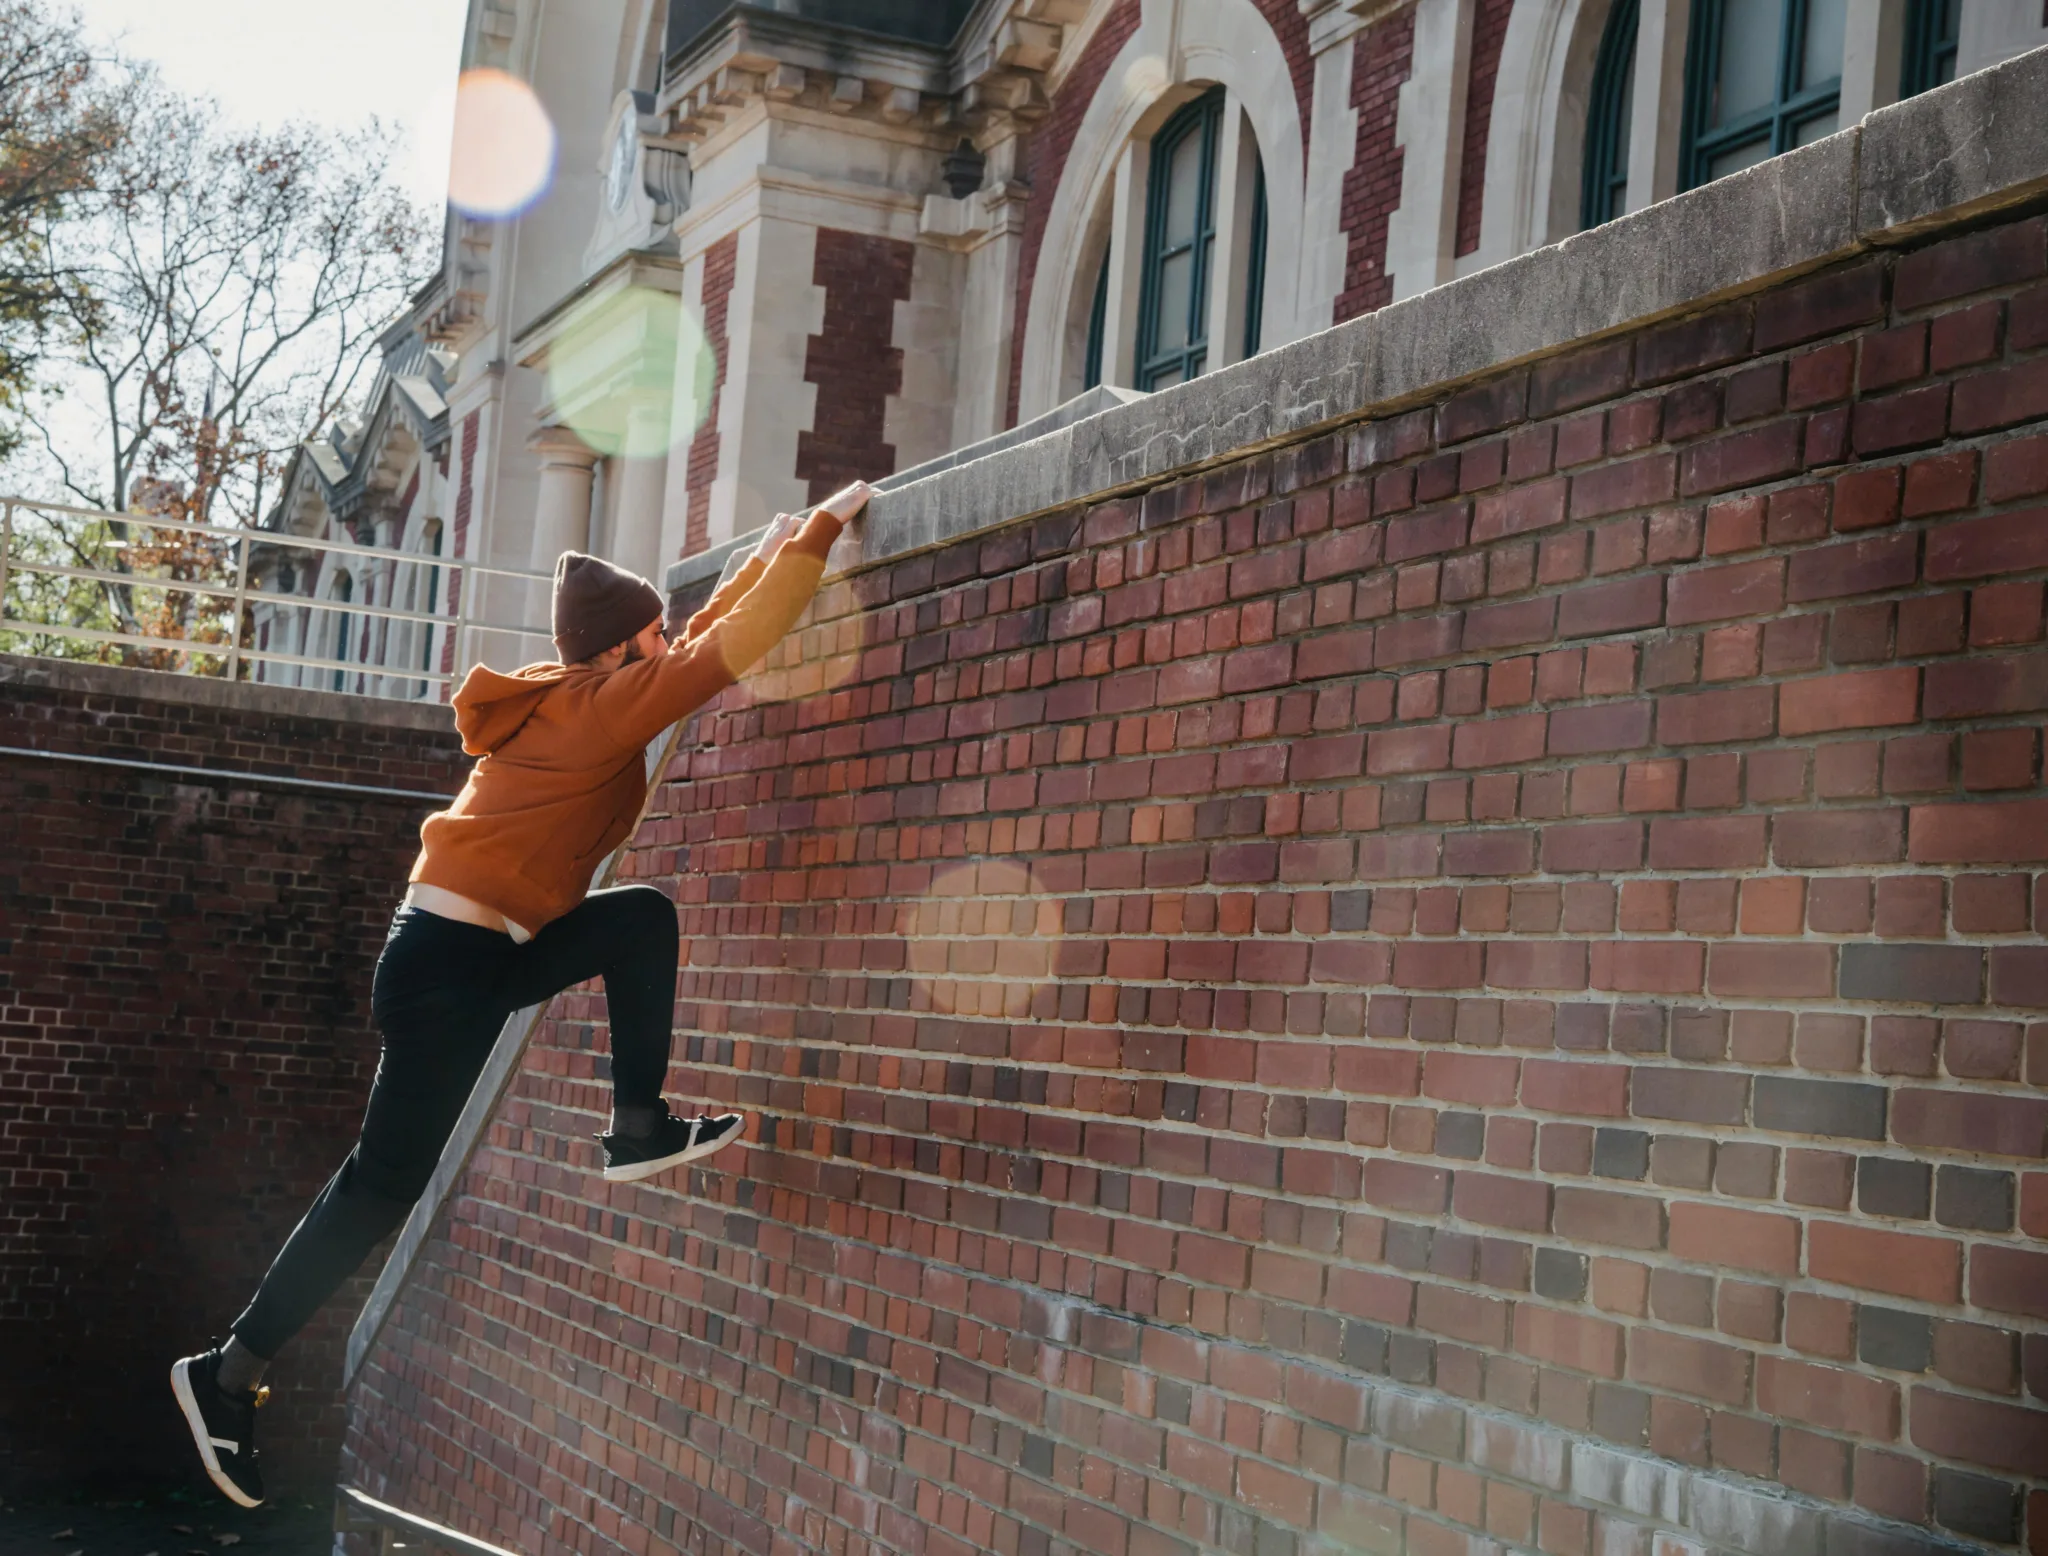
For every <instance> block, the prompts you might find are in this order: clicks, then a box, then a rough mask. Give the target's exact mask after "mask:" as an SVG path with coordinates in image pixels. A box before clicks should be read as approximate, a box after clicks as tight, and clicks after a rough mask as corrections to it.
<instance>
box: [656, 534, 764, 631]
mask: <svg viewBox="0 0 2048 1556" xmlns="http://www.w3.org/2000/svg"><path fill="white" fill-rule="evenodd" d="M766 571H768V569H767V567H766V566H765V565H764V564H763V563H762V561H761V559H760V558H759V557H758V556H750V557H748V558H747V560H746V561H745V562H744V563H742V564H741V566H740V570H739V571H738V572H737V573H734V574H733V575H732V577H730V578H728V579H726V581H725V582H724V583H722V584H720V585H719V586H718V587H717V589H715V590H714V591H713V592H712V595H711V598H710V599H708V600H706V601H705V602H704V603H703V604H702V605H700V606H698V607H697V609H696V610H695V611H694V612H692V614H691V616H690V619H689V621H688V622H687V623H685V624H684V627H683V632H682V636H681V637H679V638H678V639H677V640H676V641H677V642H679V643H693V642H695V641H696V640H697V639H698V638H700V637H702V636H703V635H704V634H705V632H707V631H708V630H709V629H710V628H711V626H712V624H713V623H714V622H717V621H719V620H720V619H722V618H723V617H724V616H725V615H726V614H727V613H728V612H729V611H731V609H732V608H733V607H734V606H735V605H737V604H738V603H739V602H740V601H741V600H742V599H743V598H745V597H746V594H747V592H748V591H749V590H751V589H752V588H753V587H754V585H755V584H757V583H759V582H760V581H761V575H762V574H763V573H765V572H766Z"/></svg>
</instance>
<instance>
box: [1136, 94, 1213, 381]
mask: <svg viewBox="0 0 2048 1556" xmlns="http://www.w3.org/2000/svg"><path fill="white" fill-rule="evenodd" d="M1222 127H1223V88H1221V87H1212V88H1211V89H1210V90H1209V91H1207V92H1204V93H1203V94H1202V95H1201V96H1200V97H1198V98H1196V99H1195V100H1194V101H1193V102H1192V103H1189V104H1188V105H1187V106H1186V107H1185V108H1183V109H1181V111H1180V112H1179V113H1177V114H1175V115H1174V116H1173V117H1172V118H1171V119H1169V120H1167V121H1166V124H1165V127H1164V128H1162V129H1161V130H1160V132H1159V133H1158V134H1157V135H1156V136H1154V137H1153V140H1152V171H1151V176H1150V180H1149V186H1148V189H1147V193H1146V200H1145V265H1144V280H1143V285H1142V289H1141V291H1140V294H1139V302H1138V353H1137V379H1138V387H1139V388H1140V389H1161V388H1164V387H1165V386H1166V385H1168V384H1178V383H1184V382H1186V381H1187V380H1188V379H1190V378H1193V377H1195V376H1197V375H1198V374H1199V373H1200V372H1201V371H1202V366H1203V364H1204V363H1205V362H1206V361H1207V359H1208V354H1209V268H1210V265H1211V264H1212V263H1213V261H1214V258H1215V250H1216V150H1217V143H1218V141H1219V140H1220V139H1221V131H1222Z"/></svg>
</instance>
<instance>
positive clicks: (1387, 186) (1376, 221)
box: [1332, 6, 1415, 324]
mask: <svg viewBox="0 0 2048 1556" xmlns="http://www.w3.org/2000/svg"><path fill="white" fill-rule="evenodd" d="M1352 50H1353V54H1352V63H1351V106H1352V107H1353V108H1354V109H1356V110H1357V111H1358V152H1357V156H1356V158H1355V159H1354V161H1353V162H1352V164H1351V171H1350V172H1348V173H1346V174H1345V175H1344V204H1343V210H1342V213H1341V217H1340V222H1341V225H1342V226H1343V229H1344V232H1345V234H1346V236H1347V237H1348V238H1349V240H1350V246H1349V249H1348V251H1347V255H1346V258H1345V263H1344V290H1343V291H1341V292H1339V293H1338V294H1337V303H1336V308H1335V310H1334V313H1333V315H1332V322H1333V323H1337V324H1342V323H1343V322H1344V321H1345V320H1346V319H1355V318H1357V317H1358V315H1360V314H1361V313H1371V312H1372V311H1373V310H1374V309H1375V308H1384V307H1385V306H1386V305H1387V304H1388V303H1389V302H1390V301H1391V300H1392V299H1393V296H1394V278H1393V277H1392V276H1391V275H1389V274H1388V273H1387V223H1388V220H1389V218H1391V217H1392V216H1393V214H1394V211H1395V210H1396V209H1397V208H1398V207H1399V206H1400V204H1401V163H1402V159H1403V153H1402V150H1401V148H1400V147H1399V146H1398V145H1396V144H1395V142H1394V130H1395V126H1396V121H1397V120H1398V118H1399V115H1400V93H1401V83H1402V82H1404V81H1406V80H1407V79H1408V75H1409V71H1410V70H1411V69H1412V68H1413V65H1414V59H1415V8H1414V7H1413V6H1408V7H1404V8H1403V9H1401V10H1399V11H1396V12H1395V13H1394V14H1393V15H1391V16H1386V17H1382V18H1381V19H1380V20H1379V21H1376V22H1374V23H1373V24H1372V25H1371V26H1370V27H1368V28H1366V29H1365V31H1363V32H1361V33H1360V34H1359V35H1358V38H1357V41H1356V42H1354V43H1353V44H1352Z"/></svg>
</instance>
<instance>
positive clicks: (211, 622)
mask: <svg viewBox="0 0 2048 1556" xmlns="http://www.w3.org/2000/svg"><path fill="white" fill-rule="evenodd" d="M326 557H348V558H360V559H362V560H363V561H364V562H365V563H368V564H373V565H371V566H365V567H364V568H362V569H360V571H361V572H362V573H363V575H364V579H363V585H362V587H360V588H356V587H355V582H356V580H355V578H354V576H353V575H351V578H350V583H351V592H350V595H349V596H345V597H340V598H336V597H334V596H331V595H330V596H329V597H327V598H318V597H316V596H315V595H312V594H306V593H300V592H298V589H297V587H296V586H297V583H298V580H299V578H300V576H301V575H303V576H304V577H305V578H306V580H307V582H309V583H310V584H311V585H312V586H313V587H315V588H318V587H319V580H320V575H321V572H322V567H321V560H322V559H324V558H326ZM309 564H310V565H309ZM279 574H284V575H286V576H289V577H291V578H292V580H293V583H294V588H293V589H292V590H290V591H286V590H283V589H279V588H272V587H268V586H267V583H266V580H267V579H268V578H274V577H276V576H278V575H279ZM497 578H503V579H512V580H517V584H516V585H515V587H517V588H519V589H521V590H522V591H523V590H525V589H526V587H527V586H529V585H532V584H536V583H537V584H540V585H542V586H543V588H545V587H546V586H548V585H550V584H551V583H552V579H551V578H550V577H549V575H547V574H545V573H534V572H529V571H526V570H524V569H521V568H511V567H492V566H486V565H485V564H483V563H480V562H476V561H473V560H470V559H468V558H465V557H448V556H443V555H442V554H441V553H440V552H439V551H433V552H424V551H396V550H392V549H389V548H385V547H378V546H362V545H355V544H352V543H349V542H345V541H335V540H317V539H314V538H312V537H310V536H303V535H292V534H286V533H282V532H279V531H274V530H259V529H239V528H229V527H224V526H220V525H212V524H195V523H192V522H189V521H186V520H180V519H171V518H164V517H160V516H158V515H155V514H146V513H144V514H137V513H109V512H106V511H104V510H102V509H98V508H81V507H75V506H73V505H71V504H68V503H56V502H39V501H36V500H34V499H31V498H26V497H9V496H0V648H7V649H11V650H13V651H16V652H28V653H32V654H33V653H45V654H47V653H54V652H56V651H57V650H56V648H55V646H54V645H55V644H56V643H58V642H63V643H87V644H100V645H104V646H106V647H108V648H117V649H123V650H128V651H129V653H128V654H127V655H126V656H124V657H123V659H122V660H121V661H120V662H134V657H135V655H136V653H138V652H142V653H147V654H149V655H154V656H158V657H159V659H160V660H170V661H172V662H173V664H172V666H170V667H174V668H176V669H179V670H181V671H183V672H184V673H186V674H191V675H202V676H210V677H214V678H217V679H224V680H231V681H232V680H254V681H262V682H264V683H265V684H269V685H287V686H289V685H299V686H312V685H314V678H315V677H317V678H318V689H320V690H333V691H342V692H354V693H360V694H363V695H368V696H385V697H402V698H407V699H411V700H420V699H423V698H427V697H430V696H434V695H436V693H437V689H438V695H440V696H441V697H445V696H446V695H447V692H446V688H447V687H448V686H449V685H450V683H452V682H455V681H459V680H460V679H461V676H462V673H463V672H464V671H466V670H467V668H468V667H469V666H470V665H471V664H473V663H475V662H476V661H477V660H479V659H481V658H482V657H483V656H482V652H481V650H482V646H483V644H484V643H485V641H486V640H488V639H490V638H492V637H494V636H511V637H528V638H530V637H540V638H542V639H545V638H546V637H547V636H548V628H547V627H546V626H545V625H540V626H535V625H530V624H528V623H526V622H518V623H510V624H508V623H504V622H494V621H489V620H485V619H483V618H482V617H481V616H480V615H478V614H477V611H476V603H477V596H478V595H479V593H480V592H482V591H481V590H480V589H479V587H478V585H479V584H480V582H481V581H483V580H486V579H497ZM380 581H381V582H382V584H383V586H384V587H383V589H382V591H381V595H382V598H381V599H379V598H378V593H379V591H378V589H377V584H378V583H379V582H380ZM401 585H405V586H406V587H405V588H404V590H403V592H404V594H405V597H406V600H407V603H406V604H405V605H399V604H397V603H395V602H396V600H397V599H398V598H399V595H400V593H401ZM355 595H360V596H361V598H356V597H354V596H355ZM422 599H424V600H426V601H427V602H428V603H427V608H426V609H424V610H421V609H418V608H417V607H418V605H419V603H420V601H421V600H422ZM258 612H263V613H265V614H266V616H267V621H266V622H265V623H264V625H267V626H269V627H270V628H271V629H272V631H271V632H269V633H265V632H261V631H258V630H252V629H254V628H256V627H257V625H258V624H257V622H256V620H255V617H256V614H257V613H258ZM337 615H338V616H340V618H341V620H340V622H339V623H334V622H333V621H332V618H333V617H335V616H337ZM364 623H384V624H385V625H384V626H382V627H381V628H379V629H376V630H373V631H371V632H369V633H368V634H367V636H368V639H369V642H368V643H367V644H365V645H364V647H363V648H361V649H358V648H357V644H358V642H359V641H360V640H361V634H359V633H358V630H357V628H358V625H359V624H364ZM393 624H396V625H398V626H401V627H412V628H415V629H420V631H423V632H424V634H425V637H424V644H422V640H421V637H420V631H414V632H410V633H394V632H393V631H392V630H391V629H392V625H393ZM444 634H445V635H444ZM273 636H275V637H279V638H282V639H283V640H284V643H285V644H287V645H289V644H292V643H293V642H294V641H296V648H294V647H291V646H272V637H273ZM400 639H402V640H403V641H402V647H403V649H404V650H405V652H404V654H403V658H402V660H401V659H400V658H398V657H395V656H394V655H393V653H392V650H393V648H394V646H401V645H399V643H398V641H397V640H400ZM330 643H331V644H332V647H333V650H334V651H331V652H325V653H322V652H319V651H318V649H319V648H320V647H321V646H322V645H327V644H330ZM422 647H424V652H422ZM309 648H311V649H313V650H314V651H312V652H307V651H306V650H307V649H309ZM437 650H439V652H437ZM66 657H76V656H66ZM441 663H447V664H448V665H449V666H450V667H451V668H450V669H449V670H443V669H441V668H440V664H441ZM270 666H275V667H278V669H279V671H281V672H283V673H272V671H271V670H269V669H268V668H266V667H270ZM164 667H166V666H165V665H163V664H162V663H159V664H157V665H155V666H153V668H164Z"/></svg>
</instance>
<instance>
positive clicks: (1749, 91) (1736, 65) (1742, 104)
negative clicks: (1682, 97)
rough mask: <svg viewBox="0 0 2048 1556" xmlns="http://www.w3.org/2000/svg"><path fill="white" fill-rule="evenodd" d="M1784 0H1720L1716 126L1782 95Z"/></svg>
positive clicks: (1764, 105) (1745, 116) (1768, 105)
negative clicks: (1781, 13) (1780, 64)
mask: <svg viewBox="0 0 2048 1556" xmlns="http://www.w3.org/2000/svg"><path fill="white" fill-rule="evenodd" d="M1780 4H1781V0H1722V6H1721V58H1720V67H1721V68H1720V71H1719V72H1718V75H1717V77H1716V80H1715V93H1714V109H1715V111H1714V116H1713V118H1712V119H1711V120H1710V121H1709V123H1710V124H1711V125H1712V126H1714V127H1716V128H1718V127H1719V126H1721V125H1724V124H1733V123H1735V122H1736V121H1737V120H1738V119H1746V118H1748V117H1749V116H1750V115H1751V114H1753V113H1759V112H1761V111H1762V110H1764V109H1766V108H1769V107H1770V106H1771V103H1772V102H1773V101H1774V100H1775V99H1776V97H1777V95H1778V32H1779V22H1780V16H1779V8H1780Z"/></svg>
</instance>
